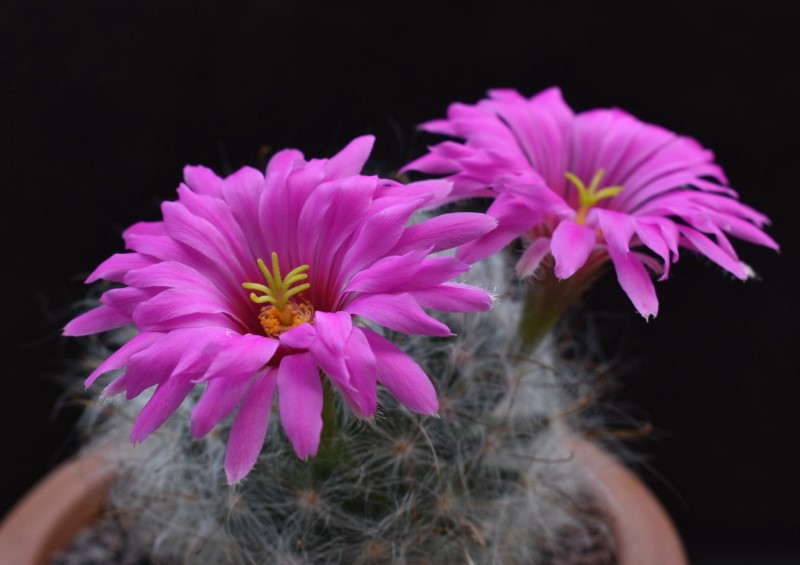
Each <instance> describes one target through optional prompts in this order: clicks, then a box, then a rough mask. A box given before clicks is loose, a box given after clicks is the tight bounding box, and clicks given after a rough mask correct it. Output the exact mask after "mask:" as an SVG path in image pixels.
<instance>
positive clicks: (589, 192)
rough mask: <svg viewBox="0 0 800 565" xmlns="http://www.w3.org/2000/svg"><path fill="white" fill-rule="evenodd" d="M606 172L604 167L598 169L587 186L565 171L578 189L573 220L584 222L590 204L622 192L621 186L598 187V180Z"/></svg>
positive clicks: (568, 178)
mask: <svg viewBox="0 0 800 565" xmlns="http://www.w3.org/2000/svg"><path fill="white" fill-rule="evenodd" d="M605 174H606V170H605V169H598V170H597V172H596V173H595V174H594V177H592V182H591V183H590V184H589V186H588V187H587V186H586V185H585V184H583V181H582V180H581V179H579V178H578V177H577V176H575V175H574V174H572V173H567V174H566V176H567V180H568V181H570V182H571V183H572V184H574V185H575V186H576V187H577V189H578V203H579V207H578V216H577V217H576V218H575V222H576V223H578V224H583V223H584V222H586V215H587V214H588V213H589V210H591V209H592V206H594V205H595V204H597V203H598V202H600V201H601V200H603V199H604V198H611V197H612V196H616V195H617V194H619V193H620V192H622V188H623V187H621V186H607V187H604V188H600V181H601V180H603V175H605Z"/></svg>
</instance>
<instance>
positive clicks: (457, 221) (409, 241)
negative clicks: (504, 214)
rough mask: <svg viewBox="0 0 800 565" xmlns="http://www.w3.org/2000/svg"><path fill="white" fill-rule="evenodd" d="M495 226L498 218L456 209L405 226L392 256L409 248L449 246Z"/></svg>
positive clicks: (475, 236)
mask: <svg viewBox="0 0 800 565" xmlns="http://www.w3.org/2000/svg"><path fill="white" fill-rule="evenodd" d="M496 227H497V220H496V219H495V218H492V217H491V216H488V215H486V214H476V213H472V212H459V213H454V214H442V215H441V216H434V217H433V218H431V219H430V220H426V221H424V222H420V223H418V224H414V225H413V226H410V227H408V228H407V229H406V230H405V231H404V232H403V235H402V236H401V237H400V240H399V241H398V242H397V245H395V247H394V248H393V249H392V254H393V255H402V254H403V253H405V252H407V251H410V250H412V249H428V248H432V251H431V252H432V253H436V252H439V251H442V250H444V249H452V248H453V247H458V246H459V245H463V244H465V243H467V242H469V241H472V240H473V239H476V238H478V237H480V236H482V235H485V234H487V233H489V232H490V231H492V230H493V229H495V228H496Z"/></svg>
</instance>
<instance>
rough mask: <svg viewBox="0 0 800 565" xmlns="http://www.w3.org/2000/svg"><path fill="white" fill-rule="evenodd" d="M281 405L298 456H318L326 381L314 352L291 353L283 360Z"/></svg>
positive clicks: (286, 429)
mask: <svg viewBox="0 0 800 565" xmlns="http://www.w3.org/2000/svg"><path fill="white" fill-rule="evenodd" d="M278 409H279V410H280V415H281V424H282V425H283V429H284V431H285V432H286V435H287V436H288V438H289V441H291V442H292V446H293V447H294V451H295V453H296V454H297V457H299V458H300V459H306V458H307V457H309V456H311V457H313V456H315V455H316V454H317V449H319V437H320V433H321V432H322V381H321V379H320V374H319V370H318V369H317V363H316V361H315V360H314V357H313V356H312V355H311V354H310V353H302V354H299V355H287V356H286V357H284V358H283V359H282V360H281V364H280V367H279V368H278Z"/></svg>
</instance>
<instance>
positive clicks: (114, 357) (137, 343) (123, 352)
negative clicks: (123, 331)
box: [86, 332, 164, 388]
mask: <svg viewBox="0 0 800 565" xmlns="http://www.w3.org/2000/svg"><path fill="white" fill-rule="evenodd" d="M162 337H164V334H161V333H149V332H142V333H140V334H137V335H135V336H134V337H133V338H131V340H130V341H129V342H128V343H126V344H124V345H123V346H122V347H120V348H119V349H117V350H116V351H115V352H114V353H112V354H111V355H109V356H108V358H107V359H106V360H105V361H103V362H102V363H100V365H99V366H98V367H97V368H96V369H95V370H94V371H92V374H91V375H89V377H88V378H87V379H86V388H89V387H90V386H92V384H93V383H94V381H95V380H97V377H99V376H100V375H102V374H104V373H107V372H109V371H113V370H115V369H121V368H122V367H124V366H126V365H127V364H128V360H129V359H130V358H131V356H132V355H135V354H136V353H139V352H140V351H142V350H144V349H147V348H148V347H150V346H151V345H152V344H154V343H155V342H156V341H158V340H159V339H161V338H162Z"/></svg>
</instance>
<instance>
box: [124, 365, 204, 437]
mask: <svg viewBox="0 0 800 565" xmlns="http://www.w3.org/2000/svg"><path fill="white" fill-rule="evenodd" d="M192 388H194V383H193V382H192V381H191V379H190V378H189V376H187V375H175V376H173V377H172V378H169V379H167V380H166V381H164V382H162V383H161V384H160V385H158V388H157V389H156V391H155V392H154V393H153V396H152V397H151V398H150V400H148V401H147V404H146V405H145V407H144V408H142V411H141V412H140V413H139V416H138V417H137V418H136V421H135V422H134V423H133V427H132V428H131V442H133V443H138V442H141V441H144V440H145V438H147V436H149V435H150V434H152V433H153V432H154V431H155V430H156V429H157V428H159V427H160V426H161V425H162V424H163V423H164V422H166V421H167V418H169V417H170V416H171V415H172V413H173V412H175V410H177V409H178V407H179V406H180V405H181V403H182V402H183V400H184V399H185V398H186V396H187V395H188V394H189V391H191V390H192Z"/></svg>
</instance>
